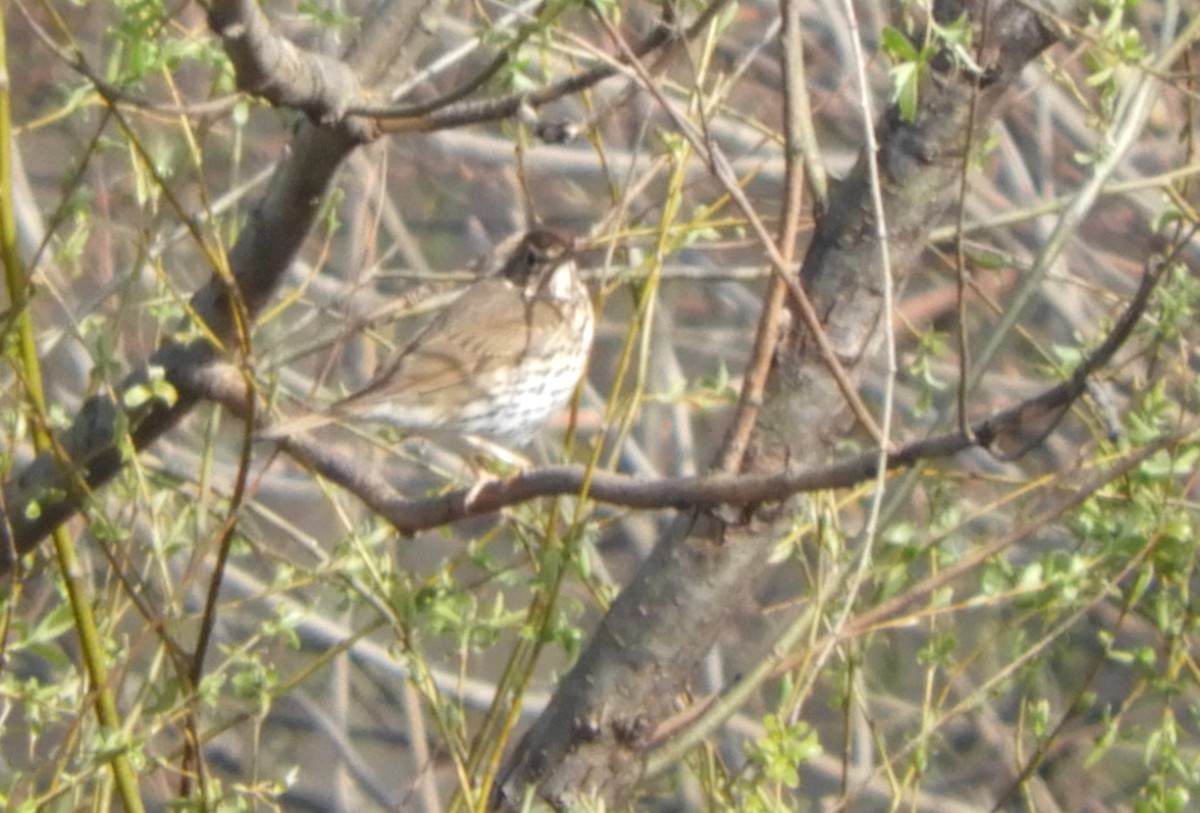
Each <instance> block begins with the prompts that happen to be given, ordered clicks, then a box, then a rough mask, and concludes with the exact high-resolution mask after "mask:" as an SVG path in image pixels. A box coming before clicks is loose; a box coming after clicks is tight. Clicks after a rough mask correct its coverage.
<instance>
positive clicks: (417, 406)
mask: <svg viewBox="0 0 1200 813" xmlns="http://www.w3.org/2000/svg"><path fill="white" fill-rule="evenodd" d="M594 330H595V319H594V317H593V314H592V304H591V301H590V300H589V299H588V294H587V289H586V288H584V286H583V283H582V282H580V279H579V275H578V272H577V269H576V266H575V261H574V258H573V256H572V251H571V246H570V244H569V243H567V241H566V240H564V239H563V238H562V237H560V236H558V235H557V234H554V233H553V232H549V231H544V230H535V231H531V232H529V233H528V234H526V235H525V236H524V237H523V238H522V239H521V241H520V242H519V243H518V244H517V246H516V248H515V249H514V250H513V252H512V253H511V254H510V255H509V256H508V257H507V259H506V260H505V262H504V264H503V266H502V267H501V268H500V269H499V271H497V272H495V273H494V274H489V275H487V276H485V277H483V278H481V279H479V280H477V281H475V282H473V283H472V284H471V285H469V286H468V287H467V288H466V289H465V290H464V291H463V292H462V294H460V295H459V296H458V297H457V298H456V299H454V300H453V301H452V302H451V303H450V304H449V305H447V306H446V309H445V310H444V311H442V312H441V313H440V314H439V315H438V316H437V317H436V318H435V319H434V320H433V321H432V322H430V323H429V324H428V325H427V326H426V327H425V328H424V329H423V330H421V331H420V332H418V333H417V335H416V336H415V337H414V338H413V339H412V341H411V342H409V344H408V345H407V346H406V347H405V348H404V349H403V350H401V351H400V353H399V354H398V355H397V356H396V357H395V358H394V359H392V360H391V361H390V362H389V363H387V364H385V365H384V366H383V367H382V368H381V369H380V370H379V371H378V372H377V373H376V374H375V377H374V379H373V380H372V381H371V382H370V383H368V384H367V385H366V386H365V387H364V388H363V389H361V390H359V391H358V392H356V393H354V394H352V395H349V396H347V397H346V398H343V399H342V400H340V401H338V402H337V403H335V404H333V405H332V406H330V407H329V408H328V409H326V410H324V411H322V412H317V413H313V414H311V415H304V416H301V417H299V418H295V419H292V420H286V421H284V422H283V423H281V424H279V425H278V426H275V427H272V428H269V429H268V430H267V431H266V432H265V433H264V437H268V438H279V437H284V436H286V435H289V434H293V433H296V432H303V431H306V430H309V429H314V428H316V427H319V426H323V425H325V424H328V423H332V422H335V421H346V422H347V423H359V422H369V423H382V424H388V425H391V426H395V427H397V428H399V429H401V430H403V431H405V432H412V433H415V434H420V435H425V436H429V437H434V438H439V437H440V438H446V439H455V438H482V439H486V440H491V441H497V442H499V443H503V444H511V445H522V444H524V443H526V442H528V441H529V440H530V439H531V438H532V437H533V435H534V434H536V433H537V431H538V429H540V428H541V427H542V426H543V425H544V424H545V423H546V422H547V421H549V420H550V418H552V417H553V416H554V415H555V413H557V412H558V411H559V410H561V409H562V408H563V407H564V406H565V405H566V404H567V402H568V401H569V400H570V398H571V393H572V392H574V390H575V385H576V384H577V383H578V382H579V378H580V376H582V375H583V371H584V367H585V366H586V364H587V359H588V355H589V353H590V352H591V347H592V337H593V333H594Z"/></svg>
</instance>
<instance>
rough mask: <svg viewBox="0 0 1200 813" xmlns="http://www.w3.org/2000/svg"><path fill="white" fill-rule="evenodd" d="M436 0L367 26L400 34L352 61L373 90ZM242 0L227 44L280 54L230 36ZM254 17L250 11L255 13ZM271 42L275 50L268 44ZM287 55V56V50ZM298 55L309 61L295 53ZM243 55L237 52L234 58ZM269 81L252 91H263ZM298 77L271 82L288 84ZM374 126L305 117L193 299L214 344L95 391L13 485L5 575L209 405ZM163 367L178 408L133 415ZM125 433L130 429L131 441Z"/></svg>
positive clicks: (362, 47) (226, 21)
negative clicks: (212, 388) (205, 374)
mask: <svg viewBox="0 0 1200 813" xmlns="http://www.w3.org/2000/svg"><path fill="white" fill-rule="evenodd" d="M434 2H435V0H425V1H424V2H420V3H407V2H402V0H389V2H385V3H383V4H381V5H380V6H379V8H378V10H377V12H376V14H375V15H374V17H373V18H372V19H371V20H370V21H368V23H367V24H366V25H368V26H379V27H380V29H381V30H384V31H388V32H391V37H390V39H389V38H388V37H382V36H373V37H364V38H363V39H362V41H360V43H359V44H358V45H356V46H355V47H353V48H351V50H350V53H349V54H348V56H347V59H346V64H347V65H348V66H349V68H350V69H351V70H352V71H353V72H355V73H356V74H357V75H358V76H359V77H361V78H362V79H361V81H362V82H363V84H364V86H365V87H368V88H370V87H372V86H373V83H378V82H383V81H387V78H388V77H390V76H392V75H394V74H395V73H396V72H398V71H403V70H404V69H406V66H408V65H410V64H411V63H412V61H413V60H415V59H416V54H417V52H418V51H419V50H420V47H421V45H422V43H423V41H424V39H425V38H426V37H427V36H428V34H427V32H426V31H425V29H424V28H423V27H422V26H419V25H418V24H417V20H418V19H419V17H420V15H421V14H422V13H423V12H425V11H426V10H427V9H428V8H429V7H430V6H431V5H433V3H434ZM252 6H253V4H250V5H249V6H247V5H246V4H245V3H243V2H242V0H218V2H215V3H214V4H213V8H212V14H213V15H215V17H216V19H217V20H219V21H220V24H221V25H223V26H225V34H226V37H225V40H226V42H227V43H229V42H231V41H234V42H236V47H237V48H243V49H245V48H250V47H251V46H252V45H254V44H256V43H257V44H258V45H259V46H260V47H267V46H268V45H269V47H270V48H272V49H276V51H277V50H278V48H279V47H280V45H279V43H278V42H277V41H275V40H273V39H272V36H276V35H271V34H270V32H269V31H266V30H265V28H264V26H266V23H265V21H263V20H260V21H259V22H258V24H256V25H252V26H251V28H252V29H253V30H255V31H257V32H258V35H257V37H256V38H251V39H240V38H236V37H231V35H230V30H229V29H230V27H231V26H232V27H233V28H237V27H238V26H240V25H241V24H242V23H235V22H232V21H234V20H243V21H244V20H246V19H252V18H253V17H254V15H257V14H258V13H259V12H258V11H257V9H252V8H250V7H252ZM247 14H249V15H250V17H245V16H241V17H239V15H247ZM264 44H265V45H264ZM285 50H286V49H285ZM292 57H295V58H299V56H298V55H297V54H295V53H293V54H292ZM231 58H233V57H231ZM246 60H249V61H252V62H254V63H255V64H256V65H259V66H260V67H261V66H262V65H267V66H269V65H271V64H272V63H270V62H269V61H267V60H265V59H264V58H263V57H262V54H259V55H258V57H257V58H256V59H250V57H248V56H247V54H245V53H242V54H241V55H239V56H238V57H237V58H234V62H235V64H238V65H240V64H241V63H242V62H244V61H246ZM263 81H264V80H262V79H261V77H259V78H257V79H255V80H254V82H253V84H255V85H256V86H257V85H260V84H262V83H263ZM288 81H289V80H288V77H286V76H280V77H278V78H277V79H276V80H272V81H266V84H267V85H268V86H271V87H282V86H284V85H285V84H287V82H288ZM369 130H370V128H369V127H368V126H367V125H366V124H365V123H364V122H363V121H362V120H358V119H355V118H353V117H350V118H347V119H342V120H341V121H339V122H338V123H337V124H328V125H318V124H314V123H311V122H303V123H301V124H300V126H299V127H298V128H297V131H296V135H295V137H294V138H293V140H292V143H291V144H290V146H289V148H288V149H287V150H286V151H285V154H284V157H283V159H282V160H281V161H280V163H279V165H278V167H277V168H276V170H275V174H274V176H273V178H272V180H271V183H270V185H269V186H268V188H267V191H266V193H265V195H264V196H263V198H262V200H260V201H259V202H258V204H257V205H256V206H255V207H254V208H253V210H252V211H251V213H250V215H249V217H248V218H247V221H246V223H245V225H244V226H243V227H242V230H241V232H240V234H239V235H238V239H237V241H236V243H235V244H234V246H233V248H232V249H231V250H230V251H229V256H228V258H227V265H228V275H227V276H226V275H225V274H222V273H216V274H214V275H213V277H212V278H211V279H210V280H209V282H208V284H207V285H205V286H204V287H203V288H201V289H200V290H199V291H197V292H196V294H195V295H194V296H193V297H192V299H191V302H190V307H191V314H192V318H193V319H195V320H197V321H198V322H199V323H202V325H203V328H202V330H203V332H204V334H205V337H204V338H201V339H186V340H185V339H174V338H173V339H169V340H168V341H167V342H166V343H165V344H163V346H162V347H160V348H159V349H158V350H157V351H156V352H155V353H154V354H153V355H152V356H151V358H150V359H149V360H148V361H147V362H146V363H145V364H144V365H143V366H141V367H140V368H139V369H136V370H135V371H134V372H133V373H131V374H130V375H129V376H127V377H126V379H125V380H124V381H123V382H122V383H121V385H120V387H118V389H117V391H116V392H114V393H109V394H102V395H97V396H93V397H92V398H90V399H88V401H86V402H85V403H84V405H83V407H82V408H81V409H80V411H79V414H78V416H77V417H76V419H75V420H74V422H73V423H72V425H71V427H70V428H69V429H67V430H66V431H65V432H64V433H62V434H61V435H60V436H59V437H57V438H56V440H55V442H56V448H55V449H54V451H53V453H46V454H43V455H40V456H39V457H38V458H36V459H35V460H34V461H33V462H32V463H30V464H29V465H28V466H26V467H25V468H24V469H23V470H22V471H21V472H20V473H18V474H17V475H16V476H15V477H13V478H12V479H11V480H10V481H9V482H8V483H6V484H5V486H4V491H3V504H2V505H0V576H3V575H5V574H7V573H8V572H9V571H10V570H11V569H12V567H13V566H14V565H15V563H16V560H17V558H18V557H19V556H21V555H22V554H24V553H28V552H29V551H30V550H32V549H33V548H34V547H35V546H36V545H37V543H38V542H39V541H40V540H41V539H43V538H44V537H45V536H46V534H48V533H49V532H50V531H51V530H52V529H53V528H55V527H57V526H58V525H59V524H60V523H62V522H64V521H65V520H66V519H67V518H69V517H70V516H71V515H72V514H74V513H75V512H76V511H78V510H79V509H80V506H81V505H83V504H84V502H85V501H86V499H87V497H88V494H89V492H90V491H91V490H92V489H94V488H97V487H99V486H101V485H103V484H104V483H106V482H107V481H109V480H110V479H112V478H113V477H114V476H115V475H116V474H117V473H118V472H120V471H121V469H122V468H123V467H124V465H125V461H126V459H127V458H126V452H125V449H126V448H127V439H128V441H131V442H132V446H133V448H134V449H135V450H141V449H143V448H145V447H147V446H149V445H150V444H151V443H153V442H154V440H155V439H157V438H158V437H159V436H160V435H162V434H163V433H164V432H166V431H167V430H169V429H170V428H171V427H173V426H175V424H176V423H178V422H179V420H180V419H181V418H182V417H183V416H184V415H186V414H187V413H188V412H189V411H190V410H191V409H192V407H194V406H195V405H196V403H197V401H198V400H199V396H198V394H197V392H196V390H195V388H194V386H193V385H194V383H195V380H196V378H197V375H198V371H201V370H203V369H204V368H205V367H207V366H209V365H211V364H212V363H213V362H214V361H216V360H218V359H220V358H221V357H222V355H223V354H225V353H227V352H228V350H229V348H231V347H232V348H236V347H237V346H238V344H239V329H238V325H239V323H241V324H249V322H250V320H252V319H253V317H254V315H255V314H257V313H258V312H259V310H260V309H261V308H262V307H263V305H264V304H265V303H266V302H267V301H268V299H269V298H270V296H271V295H272V293H274V291H275V288H276V286H277V285H278V283H279V280H280V278H281V277H282V275H283V273H284V272H285V271H286V270H287V268H288V266H289V265H290V264H291V262H292V260H293V259H294V258H295V256H296V254H297V253H298V252H299V250H300V247H301V246H302V245H303V243H304V240H305V238H306V237H307V236H308V232H309V229H310V227H311V226H312V224H313V221H314V220H315V218H316V216H317V214H318V212H319V211H320V208H321V206H322V204H323V202H324V200H325V194H326V192H327V190H328V188H329V184H330V182H331V181H332V179H333V177H334V175H335V173H336V172H337V170H338V168H339V167H340V166H341V164H342V161H343V160H344V159H345V158H346V156H347V155H349V154H350V152H351V151H353V150H354V148H355V147H357V146H358V145H359V144H360V143H362V141H363V139H364V138H365V137H366V134H367V133H368V132H369ZM159 370H161V371H162V374H163V375H164V376H165V379H166V380H167V381H168V382H169V383H171V384H172V385H173V386H174V387H175V389H176V391H177V392H178V395H179V397H178V399H177V400H176V401H175V403H173V404H170V405H168V404H166V403H165V402H163V401H161V400H154V401H150V402H149V403H147V404H145V405H144V406H143V407H141V408H139V409H136V410H129V411H128V412H126V411H125V409H124V407H123V406H122V404H123V401H124V394H125V393H128V392H129V391H130V390H131V389H133V388H135V387H139V386H142V385H144V384H145V383H146V382H147V381H149V380H151V378H152V377H154V376H156V375H158V372H157V371H159ZM123 426H128V427H129V428H128V430H127V435H126V430H124V429H122V427H123Z"/></svg>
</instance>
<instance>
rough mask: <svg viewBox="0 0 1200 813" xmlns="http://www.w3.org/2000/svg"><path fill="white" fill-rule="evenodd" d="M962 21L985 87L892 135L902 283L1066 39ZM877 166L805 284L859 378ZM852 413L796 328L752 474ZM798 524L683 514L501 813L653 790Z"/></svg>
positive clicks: (869, 312) (887, 164)
mask: <svg viewBox="0 0 1200 813" xmlns="http://www.w3.org/2000/svg"><path fill="white" fill-rule="evenodd" d="M962 12H965V13H967V14H968V15H969V17H970V19H971V20H972V21H973V22H974V24H975V26H976V31H977V38H978V40H977V41H979V42H981V43H982V46H981V47H980V49H979V53H980V55H981V57H982V58H981V60H980V64H981V65H982V67H983V69H984V70H983V73H982V75H972V74H970V73H967V72H965V71H961V70H958V69H956V68H955V67H954V66H953V65H952V64H951V63H950V62H949V60H946V61H944V63H943V64H939V65H935V70H934V71H933V72H932V73H931V74H930V76H929V77H928V78H927V81H926V83H925V86H924V87H923V88H922V95H921V103H920V108H919V112H918V113H917V115H916V117H915V120H914V121H913V122H904V121H901V120H900V119H899V118H898V117H897V116H896V115H895V113H889V114H888V115H886V116H885V118H884V120H883V121H882V122H881V123H880V124H879V125H878V128H877V129H878V140H879V144H880V151H879V155H878V167H879V171H880V175H881V182H882V184H883V190H882V191H883V199H884V207H885V215H886V218H887V223H888V231H889V250H890V253H891V257H892V264H893V267H894V269H895V270H896V271H897V273H898V274H900V275H903V272H904V270H905V269H906V268H908V267H910V266H911V265H912V263H913V261H914V260H915V258H916V257H917V256H918V255H919V253H920V251H921V249H922V247H923V245H924V242H925V239H926V235H927V234H928V232H929V230H930V229H931V228H932V227H933V226H934V225H935V224H937V223H938V222H939V221H940V219H941V217H942V215H943V214H944V212H945V209H946V206H947V205H948V202H949V200H950V198H949V196H948V195H947V194H946V192H947V190H949V189H951V188H952V187H953V185H954V183H955V181H956V179H957V178H958V177H959V175H960V173H961V172H962V171H963V168H964V160H963V155H964V150H965V148H966V145H967V144H968V142H969V141H971V142H972V143H978V141H979V139H980V138H981V137H982V135H983V134H984V133H985V131H986V129H987V127H988V126H989V124H990V123H991V122H992V121H993V120H994V119H995V117H996V116H997V114H998V106H999V102H1000V101H1001V99H1002V97H1003V96H1004V94H1005V93H1006V91H1008V90H1009V89H1010V88H1012V87H1013V85H1014V84H1015V83H1016V82H1017V80H1018V77H1019V74H1020V71H1021V69H1022V67H1023V66H1025V65H1026V64H1027V63H1028V62H1029V61H1030V60H1032V59H1033V58H1034V57H1036V56H1037V55H1038V54H1039V53H1040V52H1041V51H1042V50H1043V49H1045V48H1046V47H1047V46H1049V45H1050V44H1051V43H1052V42H1053V41H1054V38H1055V37H1054V34H1053V32H1052V29H1051V28H1050V27H1049V25H1048V24H1047V23H1045V22H1044V21H1043V20H1042V19H1040V18H1039V16H1038V15H1037V14H1036V13H1035V12H1034V11H1033V10H1032V9H1031V8H1030V7H1029V6H1028V5H1027V4H1025V3H1021V2H993V3H990V4H989V3H987V2H986V0H977V1H976V2H966V3H962V4H958V3H943V4H940V6H939V13H940V14H942V15H943V16H945V17H947V18H953V17H957V16H958V14H960V13H962ZM984 20H986V26H984V25H983V22H982V21H984ZM985 29H986V30H985ZM968 134H970V138H968ZM870 159H871V157H870V156H867V155H863V156H862V157H861V158H860V160H859V161H858V164H857V166H856V167H855V169H854V170H853V172H852V173H851V174H850V175H849V176H848V177H847V178H845V179H844V180H843V181H842V182H841V183H840V184H838V185H837V187H836V189H835V190H834V192H833V194H832V196H831V200H830V206H829V209H828V211H827V212H825V213H824V215H823V217H822V218H821V220H820V222H819V224H818V227H817V230H816V232H815V234H814V236H813V238H812V242H811V244H810V247H809V250H808V253H807V255H806V258H805V261H804V264H803V268H802V271H801V279H802V281H803V282H804V285H805V286H806V288H807V290H808V293H809V297H810V298H811V300H812V301H813V303H814V305H815V307H816V309H817V312H818V313H819V314H821V315H822V317H823V320H824V325H825V330H826V331H827V334H828V335H829V337H830V339H831V341H832V344H833V346H834V348H835V350H836V352H837V353H838V355H839V357H840V359H841V361H842V363H843V365H844V366H845V367H846V368H847V370H848V371H849V372H850V373H851V375H852V376H854V377H855V378H856V379H861V376H862V373H863V370H864V368H865V366H866V365H865V364H864V361H865V360H867V359H868V358H869V356H870V351H871V348H872V345H873V343H874V342H875V340H876V339H877V338H878V335H879V330H878V323H879V321H880V316H881V309H882V303H883V298H882V288H881V284H882V283H881V275H880V272H879V245H878V241H877V239H876V237H875V234H876V228H875V223H874V215H873V207H872V204H871V198H870V186H869V182H868V164H867V161H869V160H870ZM846 414H847V413H846V409H845V405H844V399H843V397H842V395H841V393H840V391H839V389H838V387H837V386H836V384H835V383H834V381H833V378H832V376H831V375H830V373H829V372H828V370H827V369H826V367H825V366H824V364H823V363H822V362H821V360H820V358H819V356H818V354H817V352H816V348H815V346H814V342H813V341H812V337H811V336H808V335H806V334H805V333H804V332H803V330H802V329H801V322H800V320H799V319H795V320H793V328H792V332H791V333H790V334H789V335H787V336H786V337H785V338H784V340H783V341H781V342H780V344H779V347H778V349H777V351H776V355H775V359H774V365H773V370H772V375H771V378H770V380H769V382H768V387H767V392H766V394H765V401H764V407H763V410H762V411H761V413H760V416H759V421H758V424H757V426H756V428H755V433H754V436H753V437H752V440H751V445H750V450H751V453H750V455H748V457H747V466H746V469H747V470H748V471H758V472H765V471H779V470H781V469H784V468H785V467H790V466H795V465H797V464H801V465H803V464H814V463H819V462H823V461H824V460H826V459H828V457H829V456H830V453H831V451H832V448H833V444H834V443H835V442H837V440H838V439H839V438H840V437H842V436H843V434H844V431H845V429H846V425H847V421H846ZM789 515H790V511H789V510H788V506H786V505H785V506H780V505H777V504H776V505H771V506H767V507H761V508H759V509H758V510H757V511H755V512H753V513H752V514H751V515H749V516H745V517H741V516H739V517H729V516H727V515H726V514H725V513H724V512H720V511H697V512H693V513H690V514H688V515H685V516H681V517H680V519H679V521H677V522H676V523H675V525H674V527H673V529H672V530H671V532H670V533H669V534H668V535H667V536H666V537H665V538H664V539H663V540H662V541H660V542H659V544H658V545H657V547H656V549H655V550H654V552H653V553H652V555H651V556H650V557H649V558H648V559H647V560H646V562H644V563H643V565H642V566H641V568H640V569H639V571H638V573H637V574H636V575H635V577H634V579H633V581H632V582H631V583H630V584H629V586H628V587H627V588H626V589H625V590H624V591H623V592H622V593H621V595H620V596H619V597H618V599H617V601H616V602H615V603H614V605H613V607H612V610H611V611H610V612H609V613H608V615H607V616H606V617H605V618H604V620H603V622H602V623H601V625H600V628H599V629H598V631H597V632H596V634H595V636H594V637H593V639H592V641H591V642H590V643H589V645H588V647H587V649H586V650H585V651H584V653H583V654H582V656H581V657H580V659H579V661H578V663H577V664H576V665H575V667H574V668H573V669H572V670H571V672H570V673H569V674H568V675H567V677H566V678H565V679H564V680H563V682H562V683H561V685H560V686H559V688H558V690H557V692H556V693H555V696H554V698H553V699H552V701H551V703H550V705H549V706H548V707H547V708H546V709H545V711H544V712H543V713H542V715H541V716H540V717H539V718H538V720H537V721H536V722H535V723H534V725H533V726H532V728H531V729H530V730H529V731H528V732H527V733H526V735H525V737H524V738H523V739H522V740H521V742H520V743H519V744H518V746H517V747H516V749H515V750H514V751H513V752H512V753H511V755H510V756H509V758H508V760H507V761H506V763H505V765H504V766H503V768H502V770H501V772H500V774H499V776H498V779H497V784H496V787H495V790H494V794H493V803H494V805H495V806H496V807H498V808H502V809H520V808H521V806H522V804H523V802H524V800H525V799H526V798H527V796H528V795H530V794H531V793H532V794H533V795H534V796H535V797H536V798H538V799H540V800H541V801H542V802H545V803H548V804H549V805H551V806H553V807H555V808H558V809H568V808H571V807H572V806H574V805H576V804H578V803H580V802H584V801H586V800H589V799H597V798H598V799H600V800H602V801H604V802H605V803H607V804H610V805H611V804H618V803H620V801H621V800H622V799H623V798H625V797H626V796H627V794H628V793H629V792H630V790H631V789H632V788H633V786H634V784H635V783H636V782H637V781H638V779H639V778H640V777H641V775H642V766H643V759H644V753H645V751H646V749H647V747H648V746H650V745H651V743H652V736H653V734H654V732H655V730H656V729H657V728H658V727H659V725H660V724H661V723H662V722H663V721H664V720H665V719H666V718H667V717H668V716H669V715H671V714H672V713H673V711H674V709H675V702H676V698H677V697H678V695H679V692H680V691H681V690H682V689H683V688H684V687H685V686H686V684H687V681H688V679H689V678H690V677H691V675H692V674H693V673H694V671H695V669H696V666H697V664H698V663H699V661H700V659H701V658H702V657H703V656H704V655H705V653H706V652H707V651H708V650H709V649H710V648H711V646H712V644H713V643H714V641H715V640H716V637H717V636H718V634H719V633H720V631H721V629H722V626H723V622H724V621H725V619H726V614H727V609H728V608H731V607H735V606H737V605H738V604H739V603H740V601H741V597H742V596H744V594H745V592H746V590H747V586H748V585H750V584H752V583H753V581H754V578H755V577H756V575H757V574H758V573H759V571H760V570H761V569H762V568H763V567H764V563H765V561H766V557H767V554H768V553H769V551H770V549H771V547H772V545H773V544H774V540H775V538H776V535H775V533H774V532H773V531H774V529H775V528H776V523H777V521H778V520H780V519H784V518H786V517H787V516H789Z"/></svg>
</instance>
